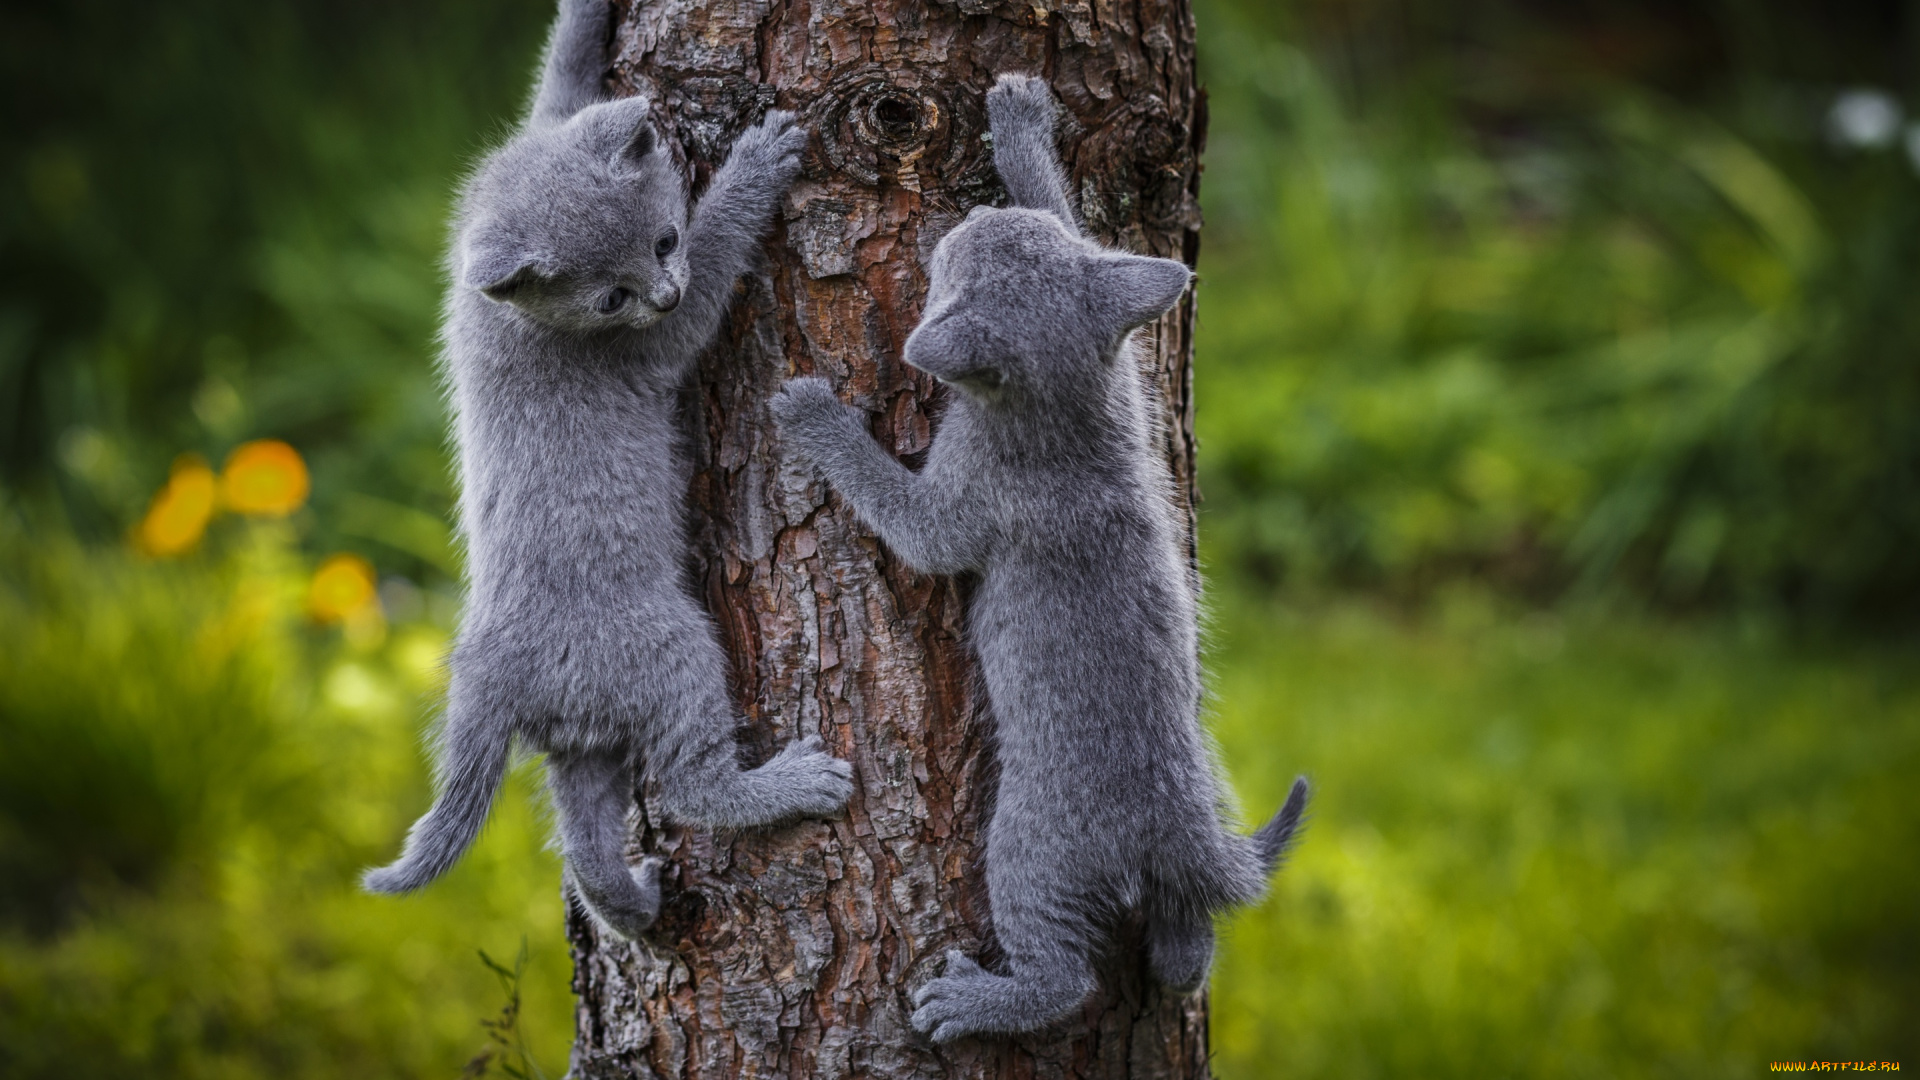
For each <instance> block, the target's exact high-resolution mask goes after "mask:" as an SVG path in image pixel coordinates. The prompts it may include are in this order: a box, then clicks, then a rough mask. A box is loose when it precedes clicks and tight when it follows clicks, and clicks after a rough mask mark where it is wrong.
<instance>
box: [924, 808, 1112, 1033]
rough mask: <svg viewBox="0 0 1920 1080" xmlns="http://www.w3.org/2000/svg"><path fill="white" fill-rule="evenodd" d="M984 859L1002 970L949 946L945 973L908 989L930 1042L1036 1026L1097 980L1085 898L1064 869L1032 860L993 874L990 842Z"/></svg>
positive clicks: (1063, 1011)
mask: <svg viewBox="0 0 1920 1080" xmlns="http://www.w3.org/2000/svg"><path fill="white" fill-rule="evenodd" d="M987 864H988V865H987V879H988V895H989V897H990V898H991V902H992V905H993V929H994V933H995V935H996V936H997V937H999V939H1000V946H1001V948H1002V949H1003V950H1005V952H1006V954H1007V974H1005V975H996V974H994V973H993V972H990V971H988V970H986V969H985V968H983V967H981V966H980V965H979V964H977V963H975V962H974V961H972V960H970V959H968V958H967V957H966V955H965V954H963V953H960V952H950V953H948V954H947V968H946V971H945V973H943V974H942V975H941V976H940V977H939V978H937V979H935V980H933V981H932V982H930V983H928V984H927V985H925V986H923V987H921V988H920V990H919V992H918V993H916V994H914V996H913V1004H914V1013H913V1018H912V1024H913V1026H914V1028H915V1030H917V1031H920V1032H921V1033H923V1034H926V1035H930V1036H932V1037H933V1040H934V1041H935V1042H943V1043H944V1042H952V1041H953V1040H955V1039H959V1038H963V1037H965V1036H968V1035H1009V1034H1014V1033H1017V1032H1023V1031H1037V1030H1039V1029H1041V1028H1044V1027H1046V1026H1048V1025H1050V1024H1052V1023H1054V1022H1055V1021H1057V1020H1059V1019H1061V1018H1062V1017H1065V1016H1066V1015H1067V1014H1069V1013H1071V1012H1072V1011H1073V1010H1074V1009H1075V1008H1077V1007H1079V1006H1080V1005H1081V1004H1082V1003H1084V1002H1085V1001H1086V1000H1087V996H1088V995H1090V994H1092V993H1093V990H1094V987H1095V982H1096V981H1095V977H1094V971H1093V964H1092V962H1091V961H1090V960H1089V959H1088V956H1089V953H1090V951H1091V945H1090V939H1091V936H1092V935H1091V933H1090V929H1089V927H1088V926H1087V924H1086V921H1085V917H1084V916H1083V914H1082V912H1083V911H1084V910H1085V908H1086V905H1084V904H1083V903H1081V902H1080V900H1081V898H1080V897H1078V896H1077V895H1076V894H1075V891H1074V890H1073V889H1072V887H1071V885H1070V884H1069V882H1068V881H1067V880H1066V879H1065V876H1064V875H1063V874H1059V873H1048V872H1046V870H1045V869H1044V868H1042V867H1039V866H1038V865H1037V864H1036V863H1035V862H1032V861H1025V862H1023V863H1022V864H1021V865H1020V866H1019V867H1018V868H1016V869H1012V870H1009V869H1006V868H1004V867H1002V868H1001V872H999V873H996V872H995V869H996V866H997V865H999V864H998V863H997V862H996V859H995V856H994V849H993V845H992V843H991V842H989V846H988V848H987ZM1054 865H1055V867H1056V868H1057V867H1058V864H1054ZM1036 870H1037V871H1039V872H1038V873H1036V872H1035V871H1036Z"/></svg>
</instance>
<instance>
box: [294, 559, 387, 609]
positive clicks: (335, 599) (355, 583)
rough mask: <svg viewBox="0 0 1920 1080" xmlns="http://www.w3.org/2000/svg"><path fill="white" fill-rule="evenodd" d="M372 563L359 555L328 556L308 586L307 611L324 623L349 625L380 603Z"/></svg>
mask: <svg viewBox="0 0 1920 1080" xmlns="http://www.w3.org/2000/svg"><path fill="white" fill-rule="evenodd" d="M376 596H377V593H376V592H375V588H374V578H373V564H372V563H369V562H368V561H367V560H365V559H363V558H361V557H360V556H358V555H352V554H348V553H346V552H341V553H340V554H338V555H329V556H327V558H326V561H325V562H322V563H321V564H320V569H318V570H315V571H314V572H313V584H312V585H310V586H308V587H307V610H308V611H310V612H312V613H313V617H314V618H315V619H318V620H320V621H321V622H323V623H335V622H346V621H348V620H350V619H352V618H353V617H354V616H356V615H359V614H361V613H362V612H365V611H366V610H368V609H369V608H371V607H374V605H375V604H376V603H377V600H376Z"/></svg>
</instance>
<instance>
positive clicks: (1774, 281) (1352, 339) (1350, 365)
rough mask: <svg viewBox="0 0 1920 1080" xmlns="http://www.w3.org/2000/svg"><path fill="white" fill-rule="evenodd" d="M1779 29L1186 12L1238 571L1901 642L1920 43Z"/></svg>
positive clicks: (1884, 23) (1678, 8)
mask: <svg viewBox="0 0 1920 1080" xmlns="http://www.w3.org/2000/svg"><path fill="white" fill-rule="evenodd" d="M1794 7H1795V6H1794V5H1788V4H1780V3H1754V4H1742V5H1724V4H1722V5H1710V6H1705V5H1695V4H1684V3H1683V4H1676V5H1668V6H1663V7H1661V8H1659V9H1653V8H1649V7H1641V6H1639V5H1636V4H1630V3H1616V4H1611V5H1599V6H1594V5H1567V6H1565V7H1564V8H1562V9H1558V10H1557V11H1556V9H1554V8H1552V7H1551V6H1544V5H1543V6H1528V5H1523V4H1485V3H1458V4H1447V5H1438V6H1435V7H1432V8H1427V9H1416V8H1414V7H1412V6H1400V5H1372V4H1358V3H1354V4H1345V3H1314V2H1302V3H1296V4H1292V5H1263V4H1253V3H1235V2H1232V0H1212V2H1205V0H1203V2H1202V3H1201V4H1199V5H1198V13H1199V20H1200V22H1199V25H1200V29H1201V57H1202V66H1203V70H1204V74H1205V77H1206V80H1207V84H1208V87H1209V90H1210V93H1211V102H1212V106H1213V125H1212V136H1211V142H1210V145H1209V155H1208V173H1207V182H1206V185H1205V187H1204V188H1203V199H1204V201H1205V205H1206V210H1207V213H1208V218H1209V224H1210V226H1211V227H1210V229H1209V231H1208V234H1207V235H1208V241H1207V243H1208V247H1207V254H1206V257H1205V258H1204V259H1203V260H1202V265H1201V273H1202V277H1203V281H1204V286H1203V290H1202V293H1201V296H1202V308H1201V323H1200V338H1199V345H1198V349H1199V357H1200V362H1199V366H1198V369H1197V384H1198V393H1199V395H1200V401H1201V402H1202V407H1201V409H1200V410H1199V427H1200V434H1201V447H1202V454H1203V457H1202V461H1201V471H1202V475H1203V477H1204V479H1205V493H1206V495H1207V496H1208V498H1209V499H1210V500H1211V506H1212V511H1213V512H1212V514H1211V516H1210V518H1209V519H1208V523H1209V527H1210V529H1211V531H1212V534H1213V535H1214V536H1215V537H1216V538H1217V539H1218V540H1219V541H1220V547H1221V553H1222V556H1221V557H1222V558H1223V560H1225V561H1226V562H1227V563H1228V564H1229V565H1230V566H1231V567H1232V568H1233V569H1234V570H1236V571H1240V570H1244V571H1247V572H1249V573H1251V574H1252V575H1254V576H1255V577H1256V578H1258V579H1262V580H1267V581H1285V582H1288V583H1292V584H1295V585H1300V586H1304V587H1307V588H1312V587H1315V586H1322V585H1349V586H1351V585H1362V586H1367V587H1372V588H1384V589H1387V590H1390V591H1394V592H1399V593H1409V594H1416V595H1417V594H1419V593H1422V592H1424V591H1425V590H1427V589H1429V588H1431V587H1432V586H1433V585H1434V584H1435V583H1436V582H1442V581H1446V580H1450V579H1453V578H1457V577H1459V576H1461V575H1462V574H1470V575H1474V576H1478V577H1481V578H1483V579H1488V580H1492V581H1496V582H1499V583H1501V584H1503V585H1505V586H1507V587H1509V588H1513V589H1516V590H1519V591H1522V592H1525V593H1528V594H1531V595H1534V596H1537V597H1552V596H1557V595H1561V594H1563V593H1564V592H1565V591H1566V590H1567V589H1568V588H1569V587H1574V588H1577V589H1584V590H1585V591H1589V592H1591V591H1594V590H1596V589H1599V588H1601V587H1606V588H1610V589H1619V588H1622V587H1625V588H1628V589H1631V590H1632V591H1634V592H1635V593H1636V594H1638V595H1642V596H1648V597H1652V598H1655V599H1657V600H1659V601H1661V602H1663V603H1665V604H1668V605H1679V606H1683V607H1697V606H1699V605H1700V604H1702V603H1715V604H1720V605H1726V604H1734V605H1738V606H1742V607H1747V608H1760V609H1767V610H1775V611H1779V612H1782V613H1785V614H1789V615H1792V616H1795V617H1804V618H1811V619H1814V620H1817V621H1821V622H1830V621H1832V620H1836V619H1841V620H1850V621H1851V620H1861V619H1871V620H1880V619H1890V620H1894V621H1897V622H1900V623H1903V624H1907V625H1911V620H1912V613H1913V612H1914V610H1915V604H1916V601H1920V559H1916V557H1915V552H1916V550H1917V546H1920V486H1917V485H1920V424H1916V423H1915V422H1914V418H1915V417H1916V416H1920V304H1916V303H1914V302H1913V298H1914V295H1913V283H1914V281H1915V280H1916V278H1917V277H1920V176H1916V169H1917V168H1920V157H1913V156H1910V154H1909V153H1902V152H1901V150H1900V147H1899V146H1898V144H1897V142H1896V144H1895V145H1893V146H1890V147H1886V148H1883V149H1880V150H1878V151H1871V152H1870V151H1866V150H1862V149H1858V148H1854V149H1849V148H1846V147H1841V146H1836V145H1835V144H1834V143H1833V141H1832V140H1831V139H1830V138H1829V137H1828V133H1827V131H1826V130H1825V127H1824V124H1825V120H1826V116H1827V110H1828V109H1829V107H1830V106H1831V104H1832V102H1833V101H1834V100H1835V97H1836V95H1837V94H1838V93H1840V92H1841V91H1842V90H1844V89H1846V88H1848V87H1850V86H1851V85H1852V84H1853V83H1855V82H1858V81H1862V80H1871V79H1874V78H1876V77H1891V76H1892V75H1894V74H1895V73H1896V72H1897V70H1898V67H1899V65H1898V64H1897V63H1895V61H1898V60H1901V59H1902V58H1905V59H1908V60H1910V59H1911V57H1912V55H1913V48H1914V37H1913V35H1914V33H1915V29H1914V27H1915V25H1920V24H1916V23H1915V22H1913V21H1912V20H1911V19H1909V20H1907V21H1906V22H1904V23H1903V21H1902V18H1901V16H1902V13H1903V12H1910V11H1911V7H1910V6H1907V7H1901V6H1899V5H1879V6H1871V5H1858V6H1856V9H1855V10H1853V11H1851V12H1850V13H1844V14H1843V13H1842V12H1826V11H1823V16H1822V18H1820V19H1809V18H1807V17H1805V16H1804V14H1801V13H1796V12H1795V10H1794ZM1496 16H1503V17H1496ZM1789 31H1791V32H1793V33H1794V34H1796V35H1797V36H1791V37H1790V36H1789V35H1788V33H1787V32H1789ZM1668 56H1671V57H1674V59H1671V60H1668V61H1666V62H1665V66H1664V67H1663V66H1662V64H1661V63H1658V62H1656V61H1658V60H1659V58H1661V57H1668ZM1649 57H1650V58H1651V59H1648V58H1649ZM1636 61H1638V62H1639V67H1638V68H1637V67H1635V66H1634V64H1635V62H1636ZM1641 68H1646V69H1648V70H1641ZM1667 68H1677V69H1679V71H1678V74H1680V75H1684V78H1681V79H1671V78H1669V79H1663V78H1661V77H1659V76H1661V75H1662V74H1667V75H1673V74H1675V73H1674V72H1669V71H1667V70H1666V69H1667ZM1663 82H1678V84H1679V85H1678V86H1677V87H1674V88H1669V87H1667V86H1663V85H1662V83H1663ZM1910 131H1920V128H1917V129H1910ZM1895 134H1898V132H1897V131H1896V132H1895ZM1916 145H1920V144H1916Z"/></svg>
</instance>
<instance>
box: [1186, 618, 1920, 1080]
mask: <svg viewBox="0 0 1920 1080" xmlns="http://www.w3.org/2000/svg"><path fill="white" fill-rule="evenodd" d="M1216 640H1217V641H1219V643H1220V647H1219V656H1218V659H1217V665H1216V667H1217V679H1216V685H1217V690H1218V695H1219V703H1218V730H1219V734H1220V739H1221V742H1222V744H1223V748H1224V750H1225V751H1226V755H1227V759H1228V761H1229V762H1231V763H1232V771H1233V773H1234V776H1235V779H1236V780H1237V781H1238V782H1239V787H1240V790H1241V792H1242V794H1243V796H1244V798H1245V800H1246V804H1247V806H1248V809H1249V812H1250V816H1257V815H1258V814H1259V813H1261V812H1264V811H1265V810H1266V809H1267V808H1268V807H1270V806H1271V805H1273V804H1274V803H1275V802H1276V801H1277V800H1278V799H1279V798H1280V797H1281V795H1282V794H1283V793H1284V791H1285V785H1286V782H1287V781H1288V780H1289V779H1290V778H1291V776H1292V774H1293V772H1294V771H1295V770H1301V771H1305V772H1307V773H1309V774H1310V775H1311V776H1312V777H1313V778H1314V779H1315V781H1316V782H1317V784H1318V794H1317V797H1316V802H1315V806H1314V820H1313V824H1312V827H1311V829H1310V830H1309V832H1308V833H1307V835H1306V838H1305V841H1304V843H1303V844H1302V845H1301V847H1300V848H1299V850H1298V854H1297V856H1296V858H1295V859H1294V861H1293V863H1292V864H1291V866H1290V867H1289V868H1288V869H1287V871H1286V872H1285V873H1283V874H1282V876H1281V878H1280V879H1279V884H1278V885H1277V887H1276V890H1275V893H1274V895H1273V897H1272V898H1271V899H1270V900H1269V901H1268V902H1267V903H1266V904H1265V905H1264V906H1262V907H1261V908H1259V909H1257V910H1255V911H1251V912H1248V913H1245V914H1244V915H1242V916H1241V917H1239V918H1238V919H1237V920H1235V921H1234V922H1233V924H1232V925H1231V927H1230V928H1229V929H1228V930H1227V932H1226V933H1225V934H1224V935H1223V948H1222V954H1221V959H1220V962H1219V965H1218V967H1217V969H1216V973H1215V980H1214V999H1213V1000H1214V1048H1215V1052H1216V1054H1217V1062H1216V1064H1217V1067H1218V1071H1219V1073H1220V1075H1221V1076H1223V1077H1225V1078H1227V1080H1241V1078H1251V1077H1268V1076H1276V1077H1279V1076H1286V1077H1307V1076H1330V1077H1331V1076H1338V1077H1403V1076H1422V1077H1434V1076H1462V1077H1466V1076H1475V1077H1481V1076H1556V1077H1559V1076H1564V1077H1587V1076H1592V1077H1633V1076H1675V1077H1679V1076H1687V1077H1701V1076H1748V1075H1752V1074H1754V1073H1756V1072H1759V1071H1764V1069H1765V1063H1766V1062H1767V1061H1769V1060H1773V1059H1784V1058H1823V1059H1827V1060H1839V1059H1846V1060H1860V1059H1866V1058H1875V1059H1881V1060H1900V1059H1901V1058H1902V1057H1903V1055H1904V1057H1905V1058H1906V1059H1907V1060H1908V1061H1912V1060H1915V1059H1917V1058H1920V1041H1916V1035H1915V1027H1914V1024H1913V1019H1914V1017H1915V1016H1917V1015H1920V968H1917V965H1916V960H1920V871H1917V870H1916V868H1915V865H1914V859H1913V852H1914V850H1915V848H1916V843H1917V842H1920V800H1916V799H1915V798H1914V796H1913V795H1912V793H1911V792H1912V783H1913V779H1912V778H1913V777H1914V776H1915V775H1916V773H1920V676H1917V675H1916V674H1914V673H1913V670H1914V669H1913V665H1912V663H1911V656H1910V654H1911V649H1894V648H1885V649H1854V650H1844V649H1839V648H1827V647H1822V646H1817V645H1807V644H1804V643H1802V644H1798V645H1795V644H1792V643H1789V642H1786V641H1781V640H1776V639H1774V638H1772V637H1770V636H1769V635H1767V634H1766V633H1764V632H1761V631H1759V630H1755V629H1749V630H1746V631H1744V632H1743V631H1742V630H1741V629H1740V628H1737V627H1728V626H1720V625H1704V626H1692V627H1684V626H1673V625H1662V624H1658V623H1649V622H1645V621H1641V620H1639V619H1636V618H1632V617H1628V616H1621V615H1614V616H1611V617H1608V616H1603V615H1600V614H1593V615H1584V616H1575V615H1569V616H1555V615H1515V614H1513V613H1503V612H1498V611H1496V610H1495V609H1494V606H1493V605H1492V604H1491V603H1490V602H1489V601H1487V600H1486V599H1484V598H1483V597H1481V596H1479V595H1477V594H1474V593H1471V592H1461V593H1455V594H1453V596H1452V597H1451V599H1450V601H1449V602H1445V603H1442V604H1440V605H1438V607H1437V610H1436V612H1435V613H1433V614H1430V615H1427V616H1424V617H1420V618H1415V619H1411V620H1408V619H1401V618H1395V617H1389V616H1387V615H1385V614H1382V613H1380V612H1379V611H1377V610H1375V609H1372V608H1369V607H1366V606H1364V605H1360V604H1353V603H1349V604H1342V605H1334V606H1330V607H1327V608H1324V609H1321V610H1315V611H1312V612H1310V613H1309V612H1302V611H1295V610H1287V609H1284V608H1275V609H1250V608H1246V607H1242V606H1239V605H1236V604H1234V603H1232V602H1228V603H1227V605H1226V611H1225V613H1224V614H1223V615H1222V617H1221V621H1220V627H1219V633H1218V637H1217V639H1216Z"/></svg>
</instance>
